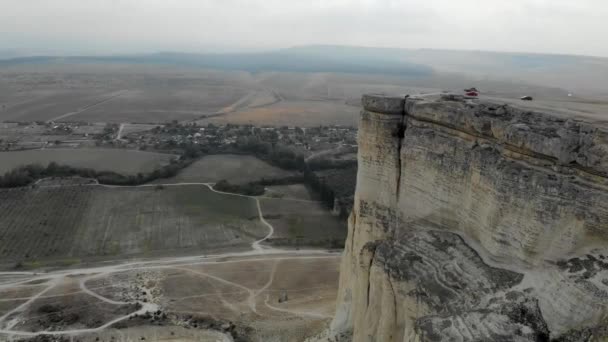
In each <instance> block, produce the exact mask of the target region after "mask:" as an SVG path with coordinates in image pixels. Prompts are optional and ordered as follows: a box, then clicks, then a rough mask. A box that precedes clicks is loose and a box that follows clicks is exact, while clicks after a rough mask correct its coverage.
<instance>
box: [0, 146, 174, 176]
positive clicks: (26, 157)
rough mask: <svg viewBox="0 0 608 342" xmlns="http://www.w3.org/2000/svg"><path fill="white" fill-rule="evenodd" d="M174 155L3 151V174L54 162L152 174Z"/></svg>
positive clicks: (0, 166)
mask: <svg viewBox="0 0 608 342" xmlns="http://www.w3.org/2000/svg"><path fill="white" fill-rule="evenodd" d="M172 158H175V156H174V155H171V154H164V153H154V152H144V151H134V150H122V149H101V148H99V149H97V148H93V149H45V150H28V151H11V152H0V174H4V173H5V172H7V171H10V170H12V169H14V168H16V167H19V166H23V165H27V164H41V165H44V166H46V165H47V164H48V163H50V162H56V163H58V164H65V165H70V166H73V167H85V168H91V169H95V170H98V171H114V172H118V173H121V174H136V173H138V172H142V173H144V172H150V171H153V170H154V169H156V168H159V167H161V166H163V165H167V164H168V163H169V162H170V161H171V159H172Z"/></svg>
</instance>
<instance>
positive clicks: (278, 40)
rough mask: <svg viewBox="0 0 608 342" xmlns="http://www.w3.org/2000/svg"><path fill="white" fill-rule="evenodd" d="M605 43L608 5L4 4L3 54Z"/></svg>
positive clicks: (181, 0)
mask: <svg viewBox="0 0 608 342" xmlns="http://www.w3.org/2000/svg"><path fill="white" fill-rule="evenodd" d="M607 42H608V1H607V0H0V50H3V49H4V50H6V49H21V50H23V49H25V50H30V51H35V52H57V53H62V52H65V53H71V54H75V53H133V52H152V51H186V52H199V51H212V50H220V49H221V50H245V49H256V50H266V49H274V48H282V47H290V46H296V45H307V44H340V45H358V46H376V47H404V48H441V49H474V50H497V51H526V52H547V53H568V54H584V55H597V56H606V57H608V44H607Z"/></svg>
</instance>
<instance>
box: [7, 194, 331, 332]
mask: <svg viewBox="0 0 608 342" xmlns="http://www.w3.org/2000/svg"><path fill="white" fill-rule="evenodd" d="M93 185H95V186H106V187H114V186H107V185H98V184H93ZM184 185H201V186H206V187H208V188H209V189H210V190H211V191H213V192H216V193H218V194H223V195H226V196H239V197H248V198H252V199H254V200H255V201H256V203H257V209H258V215H259V219H260V221H261V222H262V224H264V225H265V226H266V227H268V234H267V235H266V236H264V237H263V238H261V239H259V240H257V241H254V242H253V243H252V244H251V250H250V251H245V252H235V253H223V254H217V255H196V256H188V257H173V258H158V259H148V260H141V261H131V260H124V261H123V262H119V263H118V264H115V265H111V266H99V267H89V268H80V269H69V270H60V271H53V272H48V273H39V272H0V279H7V280H5V281H0V290H8V289H15V288H19V287H22V286H27V285H26V284H27V283H31V282H35V281H43V282H45V283H46V284H47V286H46V287H45V288H44V289H42V290H41V291H39V292H38V293H36V294H34V295H32V296H31V297H25V298H27V300H26V301H25V302H24V303H22V304H21V305H19V306H17V307H15V308H14V309H12V310H10V311H8V312H7V313H5V314H4V315H3V316H1V317H0V336H1V334H5V335H8V336H9V337H13V336H29V337H34V336H39V335H78V334H83V333H91V332H99V331H101V330H103V329H106V328H108V327H110V326H112V325H113V324H115V323H118V322H121V321H123V320H126V319H129V318H130V317H133V316H135V315H142V314H145V313H147V312H154V311H156V310H158V309H159V306H158V305H157V304H155V303H149V302H143V301H134V302H124V301H116V300H113V299H111V298H107V297H105V296H102V295H101V294H99V293H97V292H95V291H93V290H91V289H90V288H88V287H87V282H88V281H90V280H92V279H95V278H100V277H106V276H108V275H110V274H113V273H119V272H125V271H131V270H133V271H137V272H141V271H143V270H159V269H176V270H185V271H188V272H194V273H197V274H198V275H200V276H202V277H205V278H209V279H213V280H215V281H218V282H220V283H223V284H225V285H229V286H233V287H236V288H238V289H239V290H242V291H246V292H247V293H248V294H249V295H248V299H247V303H248V306H249V308H250V309H251V311H252V312H254V313H257V308H256V297H258V296H259V295H260V294H262V292H264V291H265V290H266V289H267V288H269V287H270V285H271V284H272V282H273V281H274V276H275V272H276V267H277V262H279V261H280V260H287V259H298V260H302V259H323V258H339V257H340V254H339V253H335V252H329V251H324V250H297V251H293V250H281V249H277V248H273V247H271V246H265V245H262V243H263V242H264V241H266V240H267V239H269V238H271V237H272V235H273V234H274V227H273V226H272V225H271V224H270V223H268V221H266V220H265V219H264V215H263V212H262V208H261V206H260V201H259V198H258V197H255V196H247V195H241V194H234V193H226V192H222V191H217V190H215V189H213V184H211V183H179V184H164V186H184ZM155 186H158V185H157V184H147V185H140V186H137V187H155ZM267 260H274V261H275V264H274V266H273V269H272V271H271V273H270V276H269V279H268V281H267V282H266V284H264V286H262V287H261V288H259V289H252V288H249V287H246V286H243V285H241V284H238V283H235V282H232V281H229V280H227V279H224V278H222V277H219V276H215V275H211V274H208V273H205V272H199V271H194V270H192V269H189V268H186V266H194V265H205V264H213V265H217V264H228V263H244V262H252V261H267ZM11 277H13V279H11ZM70 277H82V278H81V279H80V281H79V288H80V291H81V292H82V293H85V294H87V295H89V296H91V297H94V298H96V299H98V300H101V301H103V302H105V303H107V304H111V305H127V304H135V303H139V305H140V306H141V308H140V309H139V310H137V311H135V312H132V313H129V314H126V315H123V316H120V317H118V318H115V319H113V320H111V321H109V322H106V323H104V324H103V325H101V326H99V327H96V328H90V329H74V330H63V331H46V330H45V331H36V332H31V331H21V330H14V329H13V328H14V327H15V326H16V325H17V324H18V323H19V322H20V321H22V320H25V319H27V318H26V317H24V313H25V312H26V309H27V308H28V307H29V306H30V305H31V304H32V303H33V302H35V301H36V300H37V299H39V298H41V297H43V296H44V294H46V293H47V292H49V291H51V290H52V289H54V288H56V287H57V286H58V285H59V284H60V283H62V282H63V281H65V280H66V279H68V278H70ZM265 306H266V307H267V308H268V309H271V310H274V311H278V312H282V313H289V314H292V315H296V316H300V317H314V318H327V316H326V315H321V314H317V313H309V312H298V311H290V310H287V309H283V308H277V307H274V306H272V305H270V304H269V303H268V298H266V301H265Z"/></svg>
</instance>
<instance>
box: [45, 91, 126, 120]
mask: <svg viewBox="0 0 608 342" xmlns="http://www.w3.org/2000/svg"><path fill="white" fill-rule="evenodd" d="M127 91H128V90H122V91H119V92H118V93H117V94H116V93H115V94H114V95H112V96H110V97H108V98H106V99H103V100H101V101H97V102H94V103H91V104H89V105H86V106H84V107H82V108H80V109H79V110H77V111H75V112H69V113H65V114H63V115H60V116H58V117H54V118H52V119H49V120H47V121H46V122H47V123H48V122H51V121H57V120H61V119H65V118H67V117H70V116H73V115H77V114H80V113H82V112H84V111H86V110H89V109H91V108H93V107H96V106H99V105H101V104H104V103H106V102H108V101H111V100H113V99H115V98H117V97H120V96H122V95H124V94H125V93H126V92H127Z"/></svg>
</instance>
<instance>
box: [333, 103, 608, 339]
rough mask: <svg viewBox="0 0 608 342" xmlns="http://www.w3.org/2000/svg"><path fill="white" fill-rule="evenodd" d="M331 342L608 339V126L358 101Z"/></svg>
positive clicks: (482, 107)
mask: <svg viewBox="0 0 608 342" xmlns="http://www.w3.org/2000/svg"><path fill="white" fill-rule="evenodd" d="M362 102H363V108H364V109H363V110H362V112H361V118H360V124H359V136H358V140H359V141H358V143H359V152H358V163H359V169H358V175H357V189H356V194H355V199H354V208H353V211H352V214H351V216H350V218H349V232H348V238H347V241H346V246H345V251H344V257H343V261H342V265H341V275H340V277H341V278H340V289H339V294H338V304H337V312H336V316H335V318H334V320H333V322H332V325H331V329H330V330H329V331H328V332H327V336H325V337H324V339H325V340H327V339H329V340H332V341H336V340H338V341H349V340H352V341H357V342H359V341H607V340H608V127H606V125H602V124H599V123H597V122H587V121H581V120H579V119H574V118H571V119H567V118H563V117H558V116H556V115H552V114H551V113H550V112H543V113H541V112H534V111H528V110H522V109H518V108H515V107H512V106H507V105H499V104H496V103H490V102H484V101H478V100H467V99H464V98H462V97H459V96H455V95H435V96H420V97H413V96H412V97H405V98H403V97H387V96H382V95H366V96H364V97H363V99H362Z"/></svg>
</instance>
